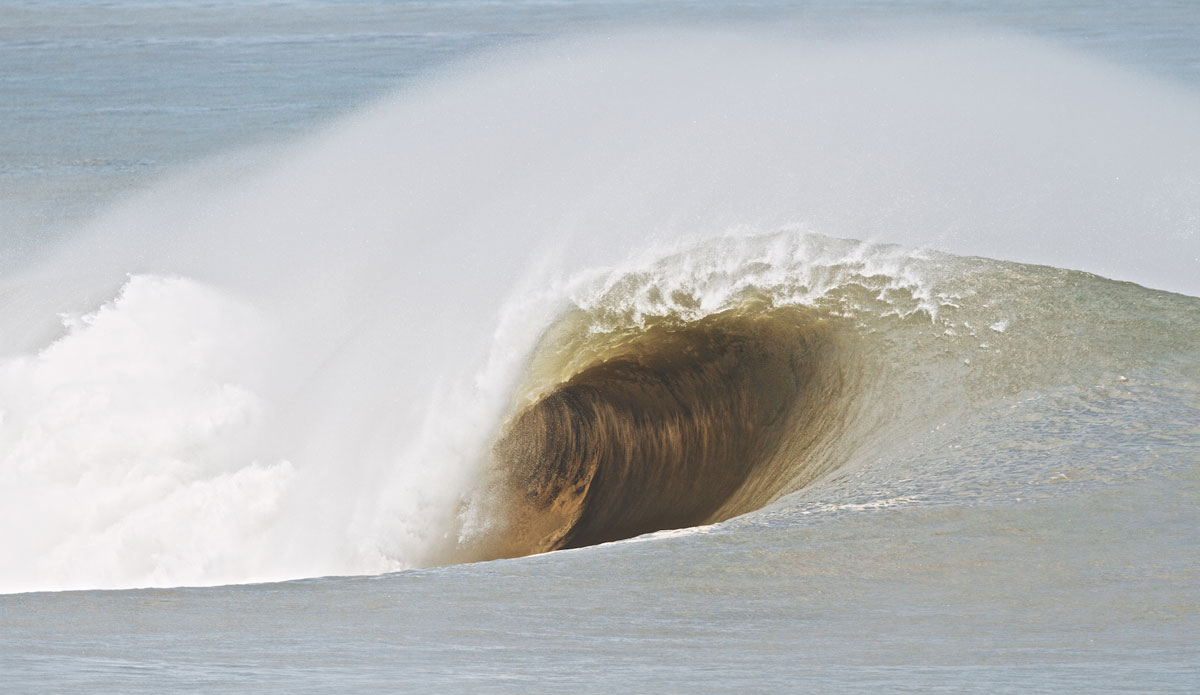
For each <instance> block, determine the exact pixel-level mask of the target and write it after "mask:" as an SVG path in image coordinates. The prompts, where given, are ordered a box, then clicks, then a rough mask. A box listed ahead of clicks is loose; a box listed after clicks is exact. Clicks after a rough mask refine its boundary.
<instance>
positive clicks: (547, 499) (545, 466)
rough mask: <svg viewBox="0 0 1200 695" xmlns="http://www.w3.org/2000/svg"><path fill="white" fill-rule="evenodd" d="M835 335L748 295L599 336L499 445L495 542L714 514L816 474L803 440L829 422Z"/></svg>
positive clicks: (564, 543) (558, 539) (700, 519)
mask: <svg viewBox="0 0 1200 695" xmlns="http://www.w3.org/2000/svg"><path fill="white" fill-rule="evenodd" d="M553 334H554V332H553V331H552V332H551V335H553ZM837 334H838V332H837V330H836V328H835V326H834V324H833V323H832V322H831V321H830V320H828V319H822V318H820V317H819V316H818V315H816V314H815V313H813V312H809V311H802V310H799V309H795V308H774V309H772V308H764V307H761V306H747V307H742V308H739V309H736V310H730V311H726V312H723V313H720V314H715V315H711V316H707V317H705V318H702V319H699V320H696V321H692V322H681V321H663V322H659V323H658V324H656V325H650V326H647V327H645V328H643V329H639V330H629V331H625V332H623V333H621V334H619V335H615V336H614V335H605V336H602V337H593V338H592V339H591V341H592V342H593V343H597V342H603V343H604V344H603V345H600V346H596V345H592V346H591V348H592V350H591V351H592V352H595V353H597V356H596V358H595V360H594V361H593V362H591V363H590V364H587V365H586V366H584V367H583V368H581V369H577V370H575V371H574V372H573V373H571V374H570V375H569V376H567V377H566V378H564V379H563V380H561V382H559V383H558V384H557V385H555V386H554V387H553V388H552V389H550V390H549V392H547V393H544V395H542V396H541V397H540V398H537V399H536V400H535V401H534V402H533V403H532V404H530V405H528V406H527V407H525V408H523V409H521V410H519V412H517V413H516V414H515V415H514V416H513V417H512V418H511V420H510V421H509V422H508V424H507V425H506V426H505V428H504V430H503V432H502V434H501V436H500V438H499V439H498V441H497V443H496V445H495V447H494V450H493V467H494V470H493V475H494V477H495V479H496V486H497V487H498V488H499V490H500V494H499V495H498V497H499V500H498V501H499V502H500V503H501V504H502V505H503V507H504V508H505V512H504V513H503V517H504V518H505V519H506V522H505V524H504V526H503V531H501V532H500V533H498V534H496V537H494V538H493V539H492V540H491V545H492V548H491V552H490V553H489V554H495V555H501V556H508V555H522V554H528V553H531V552H541V551H546V550H553V549H557V548H571V547H579V546H585V545H592V544H596V543H603V542H606V541H612V540H617V539H621V538H628V537H631V536H635V535H639V534H642V533H646V532H650V531H655V530H659V529H669V528H681V527H687V526H694V525H698V524H705V523H713V522H717V521H721V520H724V519H727V518H729V517H731V516H735V515H737V514H741V513H745V512H747V511H751V510H753V509H756V508H758V507H761V506H762V505H763V504H766V503H767V502H769V501H771V500H772V499H774V498H777V497H779V496H781V495H783V494H786V493H787V492H790V491H791V490H793V489H795V487H796V486H798V485H803V484H804V483H805V482H807V481H808V480H811V479H812V477H814V476H815V475H818V474H819V473H820V472H822V471H821V467H820V466H813V467H805V466H804V465H803V464H804V463H806V462H811V461H810V459H807V458H806V457H805V456H804V455H803V454H804V452H803V450H806V449H811V448H813V447H814V446H815V445H816V444H817V443H818V442H820V441H822V440H823V439H825V438H827V437H829V436H831V435H835V434H836V431H835V430H836V427H835V426H834V423H836V422H837V418H836V417H831V416H830V413H829V411H828V409H829V408H836V405H835V403H834V402H835V401H836V400H837V398H838V395H839V392H840V390H841V386H842V381H843V380H842V376H841V371H842V370H841V367H840V361H841V360H840V358H841V357H842V354H841V351H840V350H839V348H838V340H837ZM584 352H589V351H587V350H585V351H584Z"/></svg>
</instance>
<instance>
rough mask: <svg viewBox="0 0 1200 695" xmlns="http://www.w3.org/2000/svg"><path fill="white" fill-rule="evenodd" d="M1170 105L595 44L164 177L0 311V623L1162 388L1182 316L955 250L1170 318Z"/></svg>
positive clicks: (817, 60) (958, 63)
mask: <svg viewBox="0 0 1200 695" xmlns="http://www.w3.org/2000/svg"><path fill="white" fill-rule="evenodd" d="M562 50H570V51H571V54H572V55H573V56H575V59H574V60H567V61H563V60H561V56H559V55H558V54H557V53H556V51H562ZM731 56H737V58H736V59H731ZM1030 75H1037V76H1038V79H1037V80H1034V81H1030V80H1028V77H1029V76H1030ZM964 86H965V87H964ZM722 89H724V90H725V91H724V92H722V91H721V90H722ZM548 104H552V105H553V108H549V107H547V105H548ZM998 104H999V105H1003V108H1000V107H998ZM1131 104H1134V105H1136V106H1130V105H1131ZM1196 113H1200V108H1198V107H1197V104H1196V102H1195V100H1194V99H1192V98H1191V97H1190V96H1188V95H1183V96H1181V95H1179V94H1178V93H1177V92H1176V91H1174V90H1172V89H1170V88H1168V87H1165V86H1163V85H1157V84H1150V85H1146V84H1143V83H1142V82H1140V81H1139V80H1138V79H1137V78H1136V77H1135V76H1131V75H1129V74H1127V73H1125V72H1123V71H1120V70H1113V69H1110V68H1108V67H1107V66H1103V65H1097V64H1094V63H1092V62H1089V61H1086V60H1081V59H1078V58H1077V57H1073V56H1067V55H1064V54H1062V53H1061V52H1059V51H1057V50H1056V49H1053V48H1049V47H1045V46H1042V45H1040V44H1034V43H1028V42H1017V43H1015V44H1012V43H1009V42H1005V41H996V40H990V39H981V40H978V41H975V42H971V41H955V42H934V43H930V42H928V41H894V42H879V43H872V44H853V45H843V44H820V43H816V44H805V45H803V46H797V45H795V44H794V43H791V42H787V41H779V40H774V39H773V40H759V37H732V36H727V35H722V36H695V35H687V36H684V37H672V38H669V39H663V38H662V37H649V38H647V37H633V38H623V39H618V40H614V41H613V42H611V44H601V45H594V44H585V45H583V46H582V47H578V46H571V47H570V48H569V49H566V48H564V47H563V46H555V47H552V50H542V52H541V53H538V51H536V50H535V51H532V52H529V53H525V54H521V55H517V56H515V57H511V56H510V57H508V58H506V59H504V60H502V61H499V63H498V64H497V65H496V66H489V67H483V66H478V67H477V69H475V70H464V71H463V72H462V73H461V74H457V75H454V76H451V77H449V78H443V79H442V80H440V81H438V80H435V81H434V83H433V84H430V85H426V86H425V87H424V88H422V89H420V90H417V91H416V93H413V94H407V95H402V96H401V97H400V98H398V99H394V100H391V101H388V102H386V103H383V104H380V105H377V106H376V107H375V108H372V109H368V110H367V111H365V112H364V113H362V114H359V115H356V116H354V117H352V118H350V119H348V120H347V121H346V122H344V123H342V124H340V125H338V126H336V127H334V128H332V129H331V130H330V131H329V132H327V133H324V134H321V135H319V136H317V137H314V138H313V139H311V140H310V141H306V142H304V143H301V144H298V145H296V146H295V147H293V148H290V149H286V150H284V151H275V152H272V153H270V154H263V153H251V154H248V155H246V156H245V161H243V160H242V159H238V161H233V162H231V161H229V160H224V161H217V162H213V163H209V164H206V165H203V166H200V167H198V168H197V169H196V170H194V171H191V172H188V173H186V174H182V175H180V176H179V177H178V178H177V179H175V180H173V181H168V182H165V183H164V184H163V185H162V186H161V187H160V188H158V189H156V190H154V191H151V192H149V193H147V194H145V195H143V196H141V197H139V198H136V199H132V200H130V201H127V202H126V203H124V204H122V205H119V206H117V207H115V208H114V209H113V210H112V211H110V212H109V213H107V214H106V215H104V216H102V217H100V218H99V219H97V220H95V221H93V222H92V223H91V224H90V225H89V226H88V228H87V229H85V230H82V231H81V232H80V234H79V238H77V239H74V240H72V242H71V243H69V244H67V245H65V246H64V247H62V248H58V249H54V250H53V251H47V252H46V253H45V258H44V259H42V260H41V261H40V262H39V263H37V264H31V265H30V267H28V268H23V269H22V270H21V271H20V272H18V273H14V274H12V275H9V276H7V277H5V278H4V279H3V282H2V283H0V469H2V472H3V475H4V483H3V485H2V486H0V525H3V527H4V528H6V529H22V530H23V532H22V533H20V534H9V535H8V537H7V538H6V539H5V541H4V542H3V543H2V544H0V569H2V570H3V571H2V572H0V590H2V591H25V590H34V589H67V588H100V587H128V586H145V585H179V584H218V583H237V582H248V581H264V580H275V579H286V578H295V577H311V576H320V575H329V574H368V573H380V572H386V571H392V570H400V569H406V568H412V567H422V566H429V565H435V564H440V563H446V562H461V561H473V560H483V559H489V558H496V557H505V556H515V555H524V554H529V553H536V552H542V551H546V550H553V549H557V548H574V547H578V546H584V545H590V544H596V543H603V542H606V541H611V540H616V539H620V538H627V537H630V536H634V535H638V534H642V533H645V532H649V531H654V530H659V529H673V528H681V527H688V526H694V525H698V524H710V523H714V522H719V521H722V520H726V519H729V518H731V517H734V516H737V515H741V514H744V513H747V512H751V511H753V510H755V509H759V508H760V507H763V506H764V505H771V504H786V503H787V502H788V499H794V498H789V497H788V496H789V495H794V494H795V493H797V492H798V491H804V490H813V489H816V488H818V487H820V486H822V485H827V486H833V487H836V486H838V485H841V486H844V487H845V489H847V490H850V492H848V493H847V494H848V495H850V497H848V499H851V500H855V499H857V498H856V497H854V496H853V494H852V493H853V491H854V489H855V488H853V485H854V484H855V483H854V482H853V481H854V480H856V476H858V475H859V474H861V473H862V472H863V471H874V473H873V475H874V474H878V475H882V476H883V477H887V476H886V475H885V474H882V473H878V472H879V471H880V470H884V471H888V472H889V473H890V472H891V471H892V469H891V468H890V466H893V465H895V461H896V460H898V458H899V456H900V453H899V452H901V451H905V452H908V453H907V454H906V455H907V456H910V457H912V458H920V456H921V451H922V450H921V448H920V447H921V446H922V442H923V441H924V439H923V438H925V437H927V436H929V433H930V432H931V431H938V428H942V427H957V428H959V430H960V431H962V432H965V433H967V434H964V436H967V437H968V438H969V433H970V432H971V428H972V427H974V426H976V425H975V423H976V422H977V421H981V420H979V418H982V417H983V415H981V414H982V413H986V412H989V409H990V408H992V407H994V405H995V404H996V402H997V401H998V400H999V399H1003V398H1006V397H1012V396H1014V395H1015V394H1020V393H1024V392H1028V391H1033V392H1038V391H1039V390H1045V389H1049V388H1054V387H1055V386H1056V385H1070V384H1079V383H1084V382H1086V383H1095V382H1105V383H1108V382H1111V381H1112V380H1116V379H1118V378H1124V377H1125V375H1128V374H1133V373H1137V372H1138V370H1147V369H1151V368H1152V367H1153V368H1157V366H1161V365H1164V364H1171V365H1176V366H1178V365H1182V366H1183V367H1184V368H1185V369H1189V370H1195V368H1196V367H1195V364H1196V361H1197V360H1196V358H1195V349H1196V348H1195V340H1194V337H1195V335H1196V332H1195V331H1196V316H1197V311H1196V305H1195V301H1196V300H1195V299H1194V298H1190V297H1185V296H1182V295H1173V294H1170V293H1167V292H1158V291H1153V290H1148V289H1144V288H1142V287H1138V286H1135V285H1132V284H1128V283H1123V282H1116V281H1110V280H1105V279H1103V278H1100V277H1097V276H1094V275H1090V274H1088V273H1084V272H1079V271H1069V270H1064V269H1062V268H1056V267H1052V266H1034V265H1021V264H1018V263H1012V262H1001V261H997V260H987V259H984V258H979V257H974V256H973V255H972V254H983V255H988V256H991V257H997V258H1010V259H1023V260H1030V261H1042V262H1053V263H1055V264H1056V265H1060V266H1072V267H1085V268H1088V269H1090V270H1095V271H1104V272H1108V273H1109V274H1112V275H1116V276H1118V277H1121V278H1123V279H1138V280H1143V281H1146V282H1151V281H1157V280H1156V278H1161V280H1162V283H1164V285H1165V286H1169V287H1171V288H1175V289H1180V288H1182V289H1183V290H1184V291H1189V288H1190V287H1193V286H1194V284H1189V283H1194V282H1195V277H1197V276H1196V275H1195V273H1194V272H1192V271H1193V270H1194V261H1193V260H1189V259H1194V257H1195V254H1194V253H1192V251H1191V249H1194V245H1195V238H1196V237H1195V235H1194V220H1195V210H1196V209H1197V207H1196V205H1197V199H1196V191H1198V190H1200V188H1198V187H1196V186H1194V185H1192V184H1194V183H1195V176H1196V173H1195V172H1196V171H1197V169H1196V167H1195V166H1194V163H1195V161H1196V156H1197V153H1200V141H1198V140H1197V136H1196V131H1195V129H1194V127H1193V124H1194V123H1195V122H1196V119H1195V114H1196ZM1147 114H1149V116H1147ZM1146 118H1150V119H1151V120H1153V123H1151V124H1149V126H1147V124H1146V123H1145V119H1146ZM1134 131H1136V132H1139V133H1142V135H1143V137H1142V138H1141V140H1139V141H1138V146H1137V147H1136V148H1128V147H1126V146H1125V144H1124V143H1126V142H1127V138H1126V135H1127V134H1128V133H1129V132H1134ZM497 134H502V136H498V135H497ZM264 158H265V159H268V160H270V162H271V163H269V164H264V163H263V161H262V160H263V159H264ZM1097 162H1099V163H1097ZM231 167H232V168H234V169H235V170H236V174H231V173H230V168H231ZM1113 171H1120V172H1121V173H1122V177H1121V182H1122V183H1121V186H1120V188H1119V189H1118V188H1114V185H1113V184H1112V181H1113V176H1112V172H1113ZM964 172H971V173H972V174H974V176H967V175H965V174H964ZM231 181H232V182H231ZM1148 201H1149V202H1148ZM1189 225H1191V226H1189ZM1147 230H1150V231H1147ZM1135 232H1136V233H1135ZM1148 234H1154V235H1157V236H1155V237H1154V239H1150V240H1148V239H1147V238H1146V235H1148ZM858 239H867V241H860V240H858ZM870 239H886V240H888V241H894V242H897V243H900V244H903V245H892V244H884V243H874V242H872V241H870ZM929 247H936V248H942V249H945V250H948V251H952V252H953V253H954V255H952V254H951V253H941V252H933V251H928V250H921V249H922V248H929ZM1156 273H1158V275H1156ZM1128 307H1134V309H1132V310H1127V308H1128ZM1181 355H1182V357H1181ZM913 452H915V453H913ZM897 475H899V474H897ZM949 480H951V479H950V478H941V479H938V480H934V481H927V482H928V489H941V488H945V487H953V484H952V483H951V482H948V481H949ZM847 481H850V482H847ZM838 489H842V488H838ZM801 494H803V493H801Z"/></svg>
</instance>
